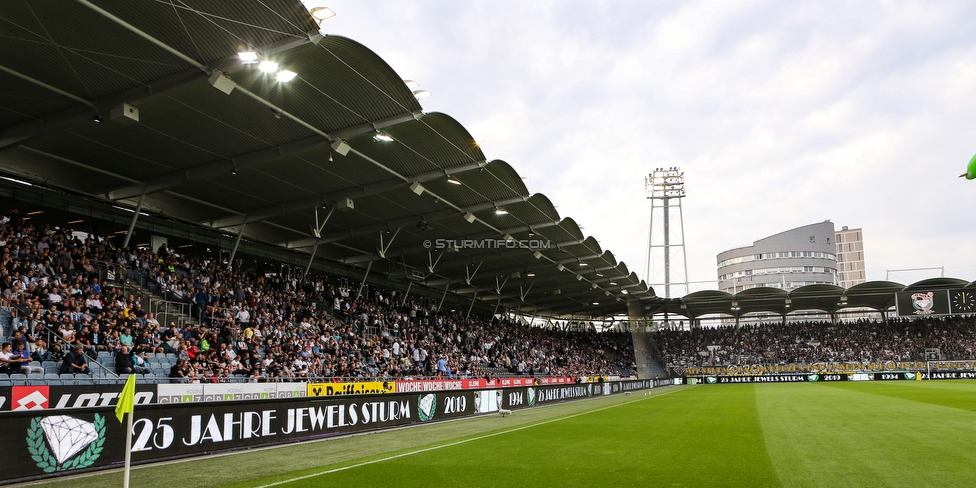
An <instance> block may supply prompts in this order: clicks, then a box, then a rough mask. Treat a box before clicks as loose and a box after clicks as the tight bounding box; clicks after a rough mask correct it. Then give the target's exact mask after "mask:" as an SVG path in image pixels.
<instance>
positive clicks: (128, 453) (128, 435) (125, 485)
mask: <svg viewBox="0 0 976 488" xmlns="http://www.w3.org/2000/svg"><path fill="white" fill-rule="evenodd" d="M131 466H132V412H131V411H130V412H129V415H128V420H126V428H125V475H124V476H123V478H122V488H129V469H130V468H131Z"/></svg>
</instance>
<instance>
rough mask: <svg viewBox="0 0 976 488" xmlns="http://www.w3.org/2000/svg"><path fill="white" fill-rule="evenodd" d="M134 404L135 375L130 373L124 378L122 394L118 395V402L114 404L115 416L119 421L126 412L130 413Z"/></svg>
mask: <svg viewBox="0 0 976 488" xmlns="http://www.w3.org/2000/svg"><path fill="white" fill-rule="evenodd" d="M135 404H136V375H134V374H131V375H129V378H128V379H127V380H125V386H123V387H122V394H121V395H119V403H118V404H117V405H116V406H115V416H116V417H118V418H119V423H121V422H122V418H123V416H124V415H125V414H126V413H128V414H129V415H130V416H131V415H132V412H133V408H134V407H135Z"/></svg>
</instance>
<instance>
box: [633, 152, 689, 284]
mask: <svg viewBox="0 0 976 488" xmlns="http://www.w3.org/2000/svg"><path fill="white" fill-rule="evenodd" d="M644 188H645V190H646V191H647V199H648V200H650V201H651V229H650V232H649V234H648V237H647V273H646V274H645V281H646V283H647V284H648V285H651V286H653V285H654V284H663V285H664V297H665V298H671V284H672V281H671V248H672V247H680V248H681V260H682V261H683V264H684V266H683V269H684V276H683V279H682V280H681V281H677V284H683V285H684V287H685V289H684V294H687V293H688V292H689V291H690V290H689V286H688V255H687V253H686V252H685V219H684V212H682V211H681V199H682V198H684V196H685V174H684V172H682V171H681V169H679V168H677V167H671V168H668V169H664V168H657V169H655V170H654V171H653V172H651V174H649V175H647V176H646V177H645V178H644ZM672 201H677V203H676V204H673V203H672ZM674 210H676V211H677V212H678V219H679V222H680V223H681V236H680V241H679V243H677V244H675V243H672V242H671V212H672V211H674ZM655 213H660V214H661V215H662V217H663V221H664V242H660V241H656V240H655V239H654V214H655ZM655 248H662V249H663V250H664V283H654V281H655V275H654V273H653V269H654V266H653V264H654V259H653V258H654V252H653V251H654V249H655Z"/></svg>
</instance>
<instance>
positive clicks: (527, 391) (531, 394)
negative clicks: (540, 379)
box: [525, 388, 535, 407]
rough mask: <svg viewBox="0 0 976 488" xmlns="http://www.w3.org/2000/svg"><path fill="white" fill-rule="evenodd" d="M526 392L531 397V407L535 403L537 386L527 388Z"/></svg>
mask: <svg viewBox="0 0 976 488" xmlns="http://www.w3.org/2000/svg"><path fill="white" fill-rule="evenodd" d="M525 392H526V393H527V394H528V397H529V406H530V407H531V406H533V405H535V388H526V389H525Z"/></svg>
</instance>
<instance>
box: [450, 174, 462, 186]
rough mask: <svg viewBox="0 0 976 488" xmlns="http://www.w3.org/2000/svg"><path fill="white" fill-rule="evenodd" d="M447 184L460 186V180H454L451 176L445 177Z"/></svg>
mask: <svg viewBox="0 0 976 488" xmlns="http://www.w3.org/2000/svg"><path fill="white" fill-rule="evenodd" d="M447 182H448V183H450V184H452V185H460V184H461V180H459V179H457V178H455V177H453V176H448V177H447Z"/></svg>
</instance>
